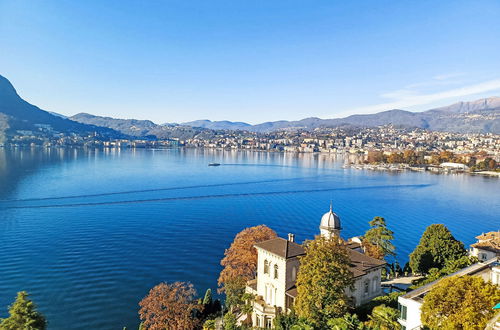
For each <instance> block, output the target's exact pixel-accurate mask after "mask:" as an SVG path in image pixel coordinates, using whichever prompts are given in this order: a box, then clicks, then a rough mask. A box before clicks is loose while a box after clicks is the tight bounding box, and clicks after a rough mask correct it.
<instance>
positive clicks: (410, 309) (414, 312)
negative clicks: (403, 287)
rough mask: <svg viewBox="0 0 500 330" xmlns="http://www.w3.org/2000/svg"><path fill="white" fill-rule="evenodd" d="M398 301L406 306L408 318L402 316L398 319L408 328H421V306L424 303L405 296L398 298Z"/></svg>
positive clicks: (408, 329)
mask: <svg viewBox="0 0 500 330" xmlns="http://www.w3.org/2000/svg"><path fill="white" fill-rule="evenodd" d="M398 303H399V304H400V305H401V306H405V307H406V319H404V318H403V317H402V316H401V317H400V318H399V320H398V321H399V324H401V325H402V326H403V327H405V329H407V330H412V329H419V327H421V326H422V322H421V321H420V307H421V306H422V304H421V303H419V302H417V301H415V300H413V299H406V298H403V297H399V298H398Z"/></svg>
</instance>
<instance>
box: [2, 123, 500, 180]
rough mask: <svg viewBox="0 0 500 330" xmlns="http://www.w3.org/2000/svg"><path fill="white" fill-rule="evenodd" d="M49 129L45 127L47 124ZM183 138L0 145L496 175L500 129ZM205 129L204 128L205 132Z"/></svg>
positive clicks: (28, 138) (43, 139)
mask: <svg viewBox="0 0 500 330" xmlns="http://www.w3.org/2000/svg"><path fill="white" fill-rule="evenodd" d="M45 129H47V128H45ZM203 132H204V134H198V135H197V136H193V137H189V138H185V139H181V138H169V139H136V138H126V139H125V138H121V139H109V138H108V139H104V138H102V137H100V136H98V135H97V134H94V135H89V136H80V135H77V134H71V135H64V134H55V136H52V137H47V135H44V136H41V135H38V134H34V133H33V132H32V131H30V132H27V131H18V135H16V136H15V137H13V138H12V139H11V140H10V141H9V142H8V143H3V144H0V147H2V146H3V147H10V148H16V147H25V146H30V147H38V146H39V147H44V148H50V147H84V148H179V147H184V148H205V149H217V150H245V151H264V152H292V153H326V154H348V155H357V156H360V157H358V158H357V159H355V160H354V161H347V162H346V164H345V165H344V167H352V168H356V169H368V170H382V171H404V170H412V171H430V172H433V173H464V172H467V173H474V174H482V175H490V176H499V173H500V171H499V164H500V135H497V134H491V133H489V134H479V133H478V134H473V133H467V134H460V133H450V132H432V131H427V130H423V129H408V128H396V127H394V126H392V125H386V126H379V127H373V128H353V127H349V128H321V129H319V128H318V129H315V130H310V131H308V130H281V131H275V132H272V133H255V132H248V131H221V130H218V131H215V130H204V131H203ZM207 132H208V133H207Z"/></svg>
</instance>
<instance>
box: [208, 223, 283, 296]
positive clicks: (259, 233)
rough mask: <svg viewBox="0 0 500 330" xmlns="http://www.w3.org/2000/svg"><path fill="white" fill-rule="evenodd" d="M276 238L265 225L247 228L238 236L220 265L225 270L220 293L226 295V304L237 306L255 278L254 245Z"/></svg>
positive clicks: (255, 260)
mask: <svg viewBox="0 0 500 330" xmlns="http://www.w3.org/2000/svg"><path fill="white" fill-rule="evenodd" d="M276 237H277V235H276V232H274V230H272V229H271V228H269V227H267V226H265V225H259V226H255V227H250V228H246V229H244V230H243V231H241V232H240V233H238V234H237V235H236V237H235V238H234V241H233V243H232V244H231V246H230V247H229V249H227V250H226V251H225V252H224V259H222V261H221V263H220V264H221V265H222V266H223V267H224V268H223V269H222V271H221V273H220V276H219V281H218V283H219V287H220V289H219V292H225V293H226V304H228V305H235V304H237V303H238V298H240V297H241V295H242V294H243V292H244V289H245V283H246V281H248V280H251V279H253V278H255V275H256V272H257V250H256V249H255V248H254V245H255V244H257V243H259V242H263V241H267V240H269V239H272V238H276Z"/></svg>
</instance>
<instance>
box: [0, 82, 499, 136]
mask: <svg viewBox="0 0 500 330" xmlns="http://www.w3.org/2000/svg"><path fill="white" fill-rule="evenodd" d="M382 125H394V126H398V127H408V128H424V129H428V130H434V131H448V132H457V133H495V134H500V97H489V98H483V99H479V100H475V101H469V102H457V103H454V104H451V105H448V106H444V107H439V108H433V109H430V110H427V111H422V112H411V111H407V110H400V109H392V110H386V111H382V112H378V113H375V114H354V115H351V116H347V117H344V118H333V119H321V118H317V117H309V118H304V119H301V120H297V121H287V120H280V121H271V122H264V123H260V124H256V125H251V124H248V123H244V122H231V121H211V120H208V119H204V120H197V121H190V122H186V123H181V124H175V123H166V124H161V125H160V124H156V123H154V122H152V121H150V120H138V119H117V118H112V117H100V116H95V115H92V114H88V113H79V114H76V115H74V116H71V117H66V116H62V115H60V114H57V113H50V112H48V111H45V110H42V109H40V108H39V107H37V106H35V105H32V104H30V103H28V102H27V101H25V100H24V99H22V98H21V97H20V96H19V95H18V93H17V91H16V90H15V88H14V86H13V85H12V84H11V83H10V81H8V79H7V78H5V77H3V76H1V75H0V140H2V139H3V140H5V139H6V137H8V136H9V135H12V134H14V133H15V132H19V131H33V132H36V133H37V134H41V133H40V132H45V133H46V134H50V135H52V136H53V135H54V134H56V133H61V132H62V133H67V134H71V133H77V134H90V133H92V134H95V133H97V134H100V135H102V136H107V137H125V136H130V137H140V138H152V139H153V138H159V139H166V138H167V139H168V138H180V139H186V138H193V137H200V138H203V137H210V136H213V135H214V134H216V133H217V131H221V130H244V131H249V132H257V133H268V132H272V131H277V130H297V129H304V130H312V129H316V128H335V127H343V126H351V127H360V128H363V127H375V126H382ZM0 142H1V141H0Z"/></svg>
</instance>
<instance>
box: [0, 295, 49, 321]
mask: <svg viewBox="0 0 500 330" xmlns="http://www.w3.org/2000/svg"><path fill="white" fill-rule="evenodd" d="M46 326H47V321H46V320H45V317H44V316H43V315H42V314H41V313H39V312H38V311H37V310H36V305H35V303H34V302H33V301H31V300H30V299H28V293H27V292H26V291H21V292H18V293H17V298H16V301H14V303H13V304H12V305H11V306H10V307H9V317H8V318H6V319H3V320H0V329H2V330H18V329H23V330H45V328H46Z"/></svg>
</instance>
